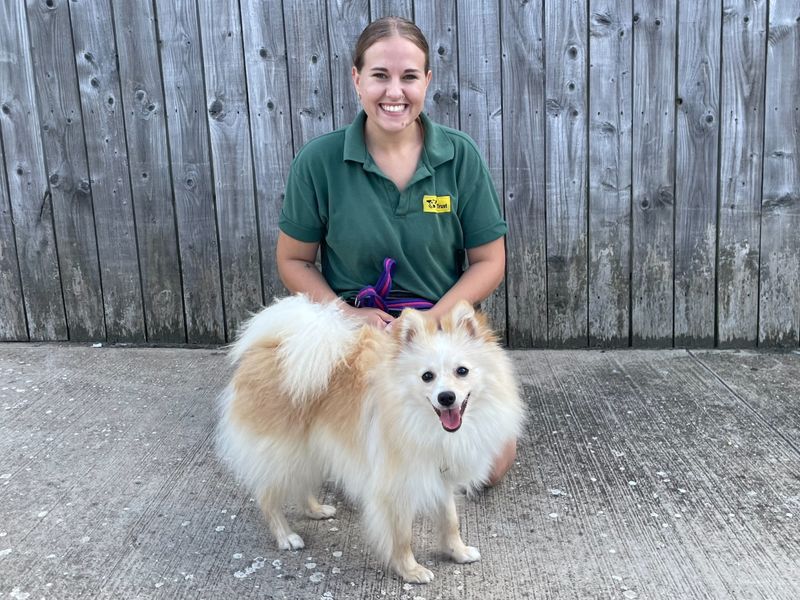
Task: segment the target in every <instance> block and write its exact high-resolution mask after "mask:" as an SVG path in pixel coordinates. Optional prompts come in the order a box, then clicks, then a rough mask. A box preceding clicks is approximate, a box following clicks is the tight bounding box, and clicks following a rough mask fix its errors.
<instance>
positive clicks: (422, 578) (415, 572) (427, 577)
mask: <svg viewBox="0 0 800 600" xmlns="http://www.w3.org/2000/svg"><path fill="white" fill-rule="evenodd" d="M397 574H398V575H400V577H402V578H403V581H407V582H408V583H430V582H431V581H433V573H432V572H430V571H429V570H428V569H426V568H425V567H423V566H422V565H420V564H417V565H415V566H413V567H410V568H405V569H403V570H402V572H401V571H400V570H398V571H397Z"/></svg>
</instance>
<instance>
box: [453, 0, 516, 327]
mask: <svg viewBox="0 0 800 600" xmlns="http://www.w3.org/2000/svg"><path fill="white" fill-rule="evenodd" d="M459 7H460V8H459V11H458V15H457V16H458V23H457V27H458V82H459V83H458V86H459V89H460V90H461V91H460V92H459V96H458V97H459V122H460V124H461V126H460V129H461V130H462V131H464V132H465V133H467V134H468V135H469V136H471V137H472V139H473V140H475V143H476V144H477V145H478V148H479V149H480V151H481V154H482V155H483V157H484V159H485V160H486V165H487V166H488V168H489V173H490V174H491V176H492V180H493V181H494V186H495V189H496V190H497V193H498V195H499V197H500V205H501V206H500V208H501V210H504V209H503V198H504V191H503V103H502V95H501V94H497V90H499V89H502V77H501V68H500V64H498V61H499V60H500V52H501V50H500V8H499V6H498V5H497V4H495V3H485V2H480V1H471V2H462V3H461V4H460V5H459ZM483 310H484V311H485V312H486V314H487V315H488V317H489V320H490V321H491V323H492V325H493V327H494V329H495V330H496V331H497V333H498V335H499V336H500V337H501V338H502V339H505V338H506V337H507V328H508V325H507V323H506V284H505V281H504V282H503V283H501V284H500V286H499V287H498V288H497V289H496V290H495V291H494V293H492V295H491V296H489V297H488V298H487V299H486V300H485V301H484V302H483Z"/></svg>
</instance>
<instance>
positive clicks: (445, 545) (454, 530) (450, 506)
mask: <svg viewBox="0 0 800 600" xmlns="http://www.w3.org/2000/svg"><path fill="white" fill-rule="evenodd" d="M439 527H440V530H441V536H442V537H441V544H442V551H443V552H444V553H445V554H447V555H448V556H449V557H450V558H452V559H453V560H454V561H455V562H457V563H471V562H475V561H476V560H480V559H481V553H480V552H478V549H477V548H474V547H472V546H467V545H465V544H464V542H463V540H462V539H461V533H460V532H459V528H458V511H457V510H456V500H455V498H454V497H453V494H452V493H450V494H448V497H447V500H445V502H444V504H442V506H441V507H439Z"/></svg>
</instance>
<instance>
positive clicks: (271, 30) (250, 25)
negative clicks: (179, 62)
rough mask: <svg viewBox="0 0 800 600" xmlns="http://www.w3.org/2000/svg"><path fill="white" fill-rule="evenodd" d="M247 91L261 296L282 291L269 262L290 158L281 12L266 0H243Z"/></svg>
mask: <svg viewBox="0 0 800 600" xmlns="http://www.w3.org/2000/svg"><path fill="white" fill-rule="evenodd" d="M241 7H242V25H243V30H242V33H243V35H244V49H245V54H244V56H245V65H246V68H247V89H248V98H249V104H250V122H251V128H250V129H251V134H252V138H253V140H252V141H253V165H254V168H255V180H256V203H257V207H258V223H259V241H260V245H261V274H262V280H263V284H264V300H265V301H266V302H269V301H270V300H271V299H272V298H274V297H275V296H280V295H283V294H285V293H286V289H285V288H284V287H283V284H282V283H281V280H280V277H279V275H278V267H277V264H276V262H275V245H276V244H277V241H278V218H279V217H280V211H281V206H282V205H283V194H284V190H285V188H286V177H287V175H288V173H289V165H290V164H291V162H292V122H291V108H290V106H289V74H288V70H287V65H286V41H285V38H284V34H283V13H282V12H281V11H280V10H275V9H274V6H271V5H270V3H268V2H262V1H261V0H243V1H242V3H241Z"/></svg>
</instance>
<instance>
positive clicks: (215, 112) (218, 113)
mask: <svg viewBox="0 0 800 600" xmlns="http://www.w3.org/2000/svg"><path fill="white" fill-rule="evenodd" d="M208 114H210V115H211V118H212V119H219V120H221V119H222V117H223V113H222V102H220V100H219V99H216V100H214V101H213V102H212V103H211V105H210V106H209V107H208Z"/></svg>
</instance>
